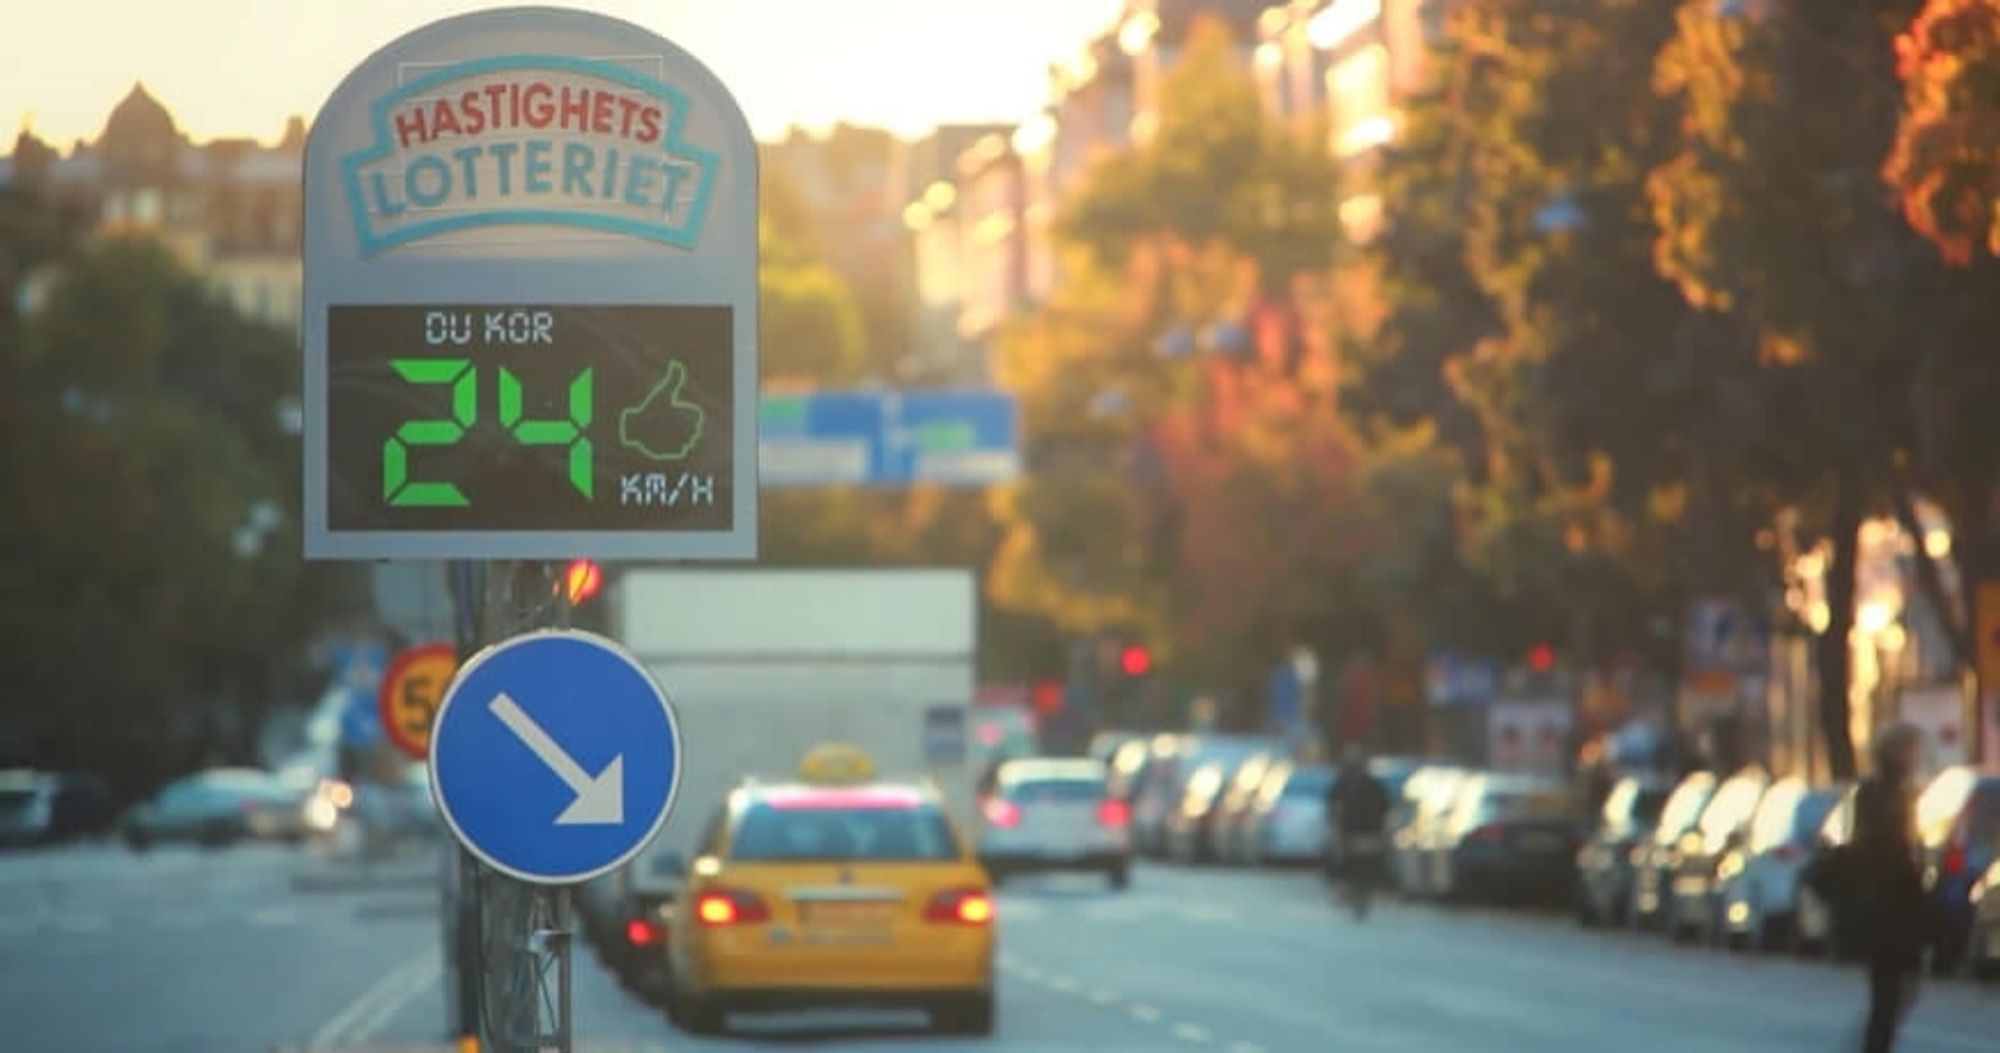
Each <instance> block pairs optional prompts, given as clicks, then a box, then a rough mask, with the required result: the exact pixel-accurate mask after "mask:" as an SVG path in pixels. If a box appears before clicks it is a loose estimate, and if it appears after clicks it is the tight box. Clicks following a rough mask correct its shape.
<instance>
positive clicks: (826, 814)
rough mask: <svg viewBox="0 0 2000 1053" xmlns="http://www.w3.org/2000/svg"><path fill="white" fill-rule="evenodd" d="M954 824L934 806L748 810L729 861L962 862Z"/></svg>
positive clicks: (760, 807) (760, 806)
mask: <svg viewBox="0 0 2000 1053" xmlns="http://www.w3.org/2000/svg"><path fill="white" fill-rule="evenodd" d="M958 855H959V852H958V842H957V840H956V838H954V837H953V835H952V831H951V824H950V823H948V822H946V821H945V817H944V813H943V812H942V811H940V810H939V809H938V808H937V807H936V806H935V805H928V804H926V805H920V806H914V807H777V806H774V805H771V804H766V803H759V804H754V805H752V806H750V807H749V808H748V809H746V810H745V811H744V813H743V816H742V818H741V819H740V820H738V822H737V824H736V835H735V836H734V837H733V838H731V839H730V844H729V858H730V859H731V860H735V861H738V862H752V863H829V862H831V863H846V862H883V863H898V862H901V863H910V862H941V861H945V860H956V859H957V858H958Z"/></svg>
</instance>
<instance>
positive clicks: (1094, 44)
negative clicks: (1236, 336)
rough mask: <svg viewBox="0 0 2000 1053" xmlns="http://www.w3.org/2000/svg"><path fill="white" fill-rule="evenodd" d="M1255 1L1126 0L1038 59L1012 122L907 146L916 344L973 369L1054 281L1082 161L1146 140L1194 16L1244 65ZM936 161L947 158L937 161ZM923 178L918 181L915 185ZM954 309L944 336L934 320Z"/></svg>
mask: <svg viewBox="0 0 2000 1053" xmlns="http://www.w3.org/2000/svg"><path fill="white" fill-rule="evenodd" d="M1268 3H1269V0H1130V2H1128V3H1127V4H1126V5H1125V7H1124V9H1123V11H1122V12H1121V13H1120V16H1119V18H1118V19H1117V21H1116V22H1115V23H1114V24H1113V25H1112V26H1110V27H1109V28H1107V30H1106V31H1105V32H1104V33H1102V34H1100V35H1098V36H1096V37H1094V38H1092V39H1090V40H1089V41H1086V42H1085V43H1084V45H1083V46H1082V47H1081V48H1080V49H1078V51H1077V52H1076V53H1075V54H1074V55H1073V56H1071V57H1070V58H1068V59H1065V60H1063V61H1061V62H1057V63H1055V64H1053V65H1052V66H1051V67H1050V69H1049V98H1048V102H1047V104H1046V105H1045V106H1044V107H1043V108H1042V109H1041V110H1040V111H1039V112H1037V113H1035V114H1032V115H1030V116H1029V117H1028V118H1027V119H1026V120H1025V121H1023V122H1022V123H1021V124H1019V125H1018V126H1014V127H1009V128H991V129H986V130H984V131H983V132H982V133H981V134H979V135H977V136H975V137H973V138H972V139H971V141H969V142H964V141H954V140H955V139H961V138H962V136H963V133H964V132H965V131H966V129H964V128H951V129H940V130H939V132H938V133H937V134H936V135H934V136H932V137H930V138H929V139H926V140H925V141H923V142H921V143H919V144H916V145H915V146H914V147H913V148H912V151H911V153H912V157H913V163H912V165H911V166H910V168H911V170H912V171H913V172H918V173H919V175H917V176H916V177H913V178H912V179H911V182H910V186H909V192H908V194H907V195H906V197H905V199H904V204H903V218H904V222H905V225H906V226H907V227H908V228H909V229H910V230H911V232H912V235H913V238H914V240H915V255H916V258H917V260H918V268H917V270H918V279H917V283H918V289H919V294H918V299H919V301H920V303H921V304H922V307H921V311H922V312H923V313H924V315H925V317H926V318H927V319H929V321H928V322H927V323H926V328H925V329H924V333H925V337H924V342H925V346H926V347H927V348H931V349H934V350H936V349H942V348H947V347H948V348H950V352H949V353H951V354H954V355H958V356H962V357H963V358H964V359H965V361H967V362H969V363H974V362H976V363H980V366H981V368H980V369H979V370H978V371H977V373H978V376H980V377H983V376H984V375H985V374H984V368H983V366H984V363H985V361H986V356H987V352H988V350H989V345H990V343H991V340H992V338H993V336H994V335H995V333H996V332H997V331H998V329H999V327H1000V326H1001V324H1002V323H1004V322H1005V321H1006V320H1007V319H1008V318H1010V317H1012V316H1014V315H1015V314H1017V313H1019V312H1021V311H1023V310H1025V309H1027V308H1029V307H1031V306H1033V305H1034V304H1036V303H1039V302H1041V301H1042V300H1043V299H1045V298H1046V297H1047V296H1048V295H1049V294H1050V293H1051V292H1052V291H1053V290H1054V289H1055V288H1056V286H1057V284H1058V283H1059V282H1060V281H1061V280H1062V272H1063V271H1062V254H1061V251H1060V246H1059V245H1058V243H1057V240H1056V237H1055V224H1056V222H1057V219H1058V217H1059V216H1060V214H1061V212H1062V208H1063V204H1064V202H1065V201H1066V200H1068V199H1069V197H1070V195H1072V194H1073V193H1074V192H1075V191H1076V189H1077V187H1078V186H1079V184H1080V181H1081V180H1082V179H1083V177H1084V176H1085V175H1086V174H1087V173H1088V172H1089V171H1090V169H1091V167H1092V166H1093V165H1095V164H1096V163H1097V162H1098V161H1100V160H1102V159H1103V158H1104V157H1106V156H1110V155H1115V154H1117V153H1119V152H1122V151H1125V150H1129V149H1131V148H1132V147H1133V146H1134V145H1137V144H1141V143H1144V142H1145V141H1146V140H1147V139H1149V138H1150V137H1151V136H1152V134H1153V133H1154V131H1155V130H1156V129H1157V127H1158V125H1159V106H1160V92H1161V87H1162V85H1163V84H1164V82H1165V79H1166V77H1167V75H1168V74H1170V73H1171V72H1172V70H1173V69H1174V67H1175V65H1176V64H1177V63H1178V61H1179V59H1180V57H1181V55H1182V53H1183V51H1184V49H1185V46H1186V43H1187V40H1188V37H1189V34H1190V33H1192V32H1193V30H1194V28H1195V26H1196V25H1197V24H1199V23H1200V21H1201V19H1203V18H1204V17H1207V18H1213V19H1217V20H1220V21H1221V22H1222V23H1223V24H1224V25H1226V26H1227V27H1229V28H1230V29H1231V31H1232V32H1233V33H1234V34H1235V38H1236V40H1237V42H1238V49H1239V51H1240V55H1241V59H1242V61H1243V62H1244V63H1245V64H1246V65H1247V64H1248V63H1249V62H1250V61H1251V57H1252V55H1253V54H1254V52H1255V50H1256V48H1257V44H1258V36H1257V26H1258V20H1259V16H1260V15H1261V14H1262V13H1263V11H1264V8H1265V7H1266V6H1267V5H1268ZM947 159H948V163H947ZM926 178H928V181H926ZM946 313H955V316H956V323H955V325H954V326H953V327H952V329H951V331H950V333H949V335H946V334H944V333H943V331H942V330H941V328H940V327H939V326H938V324H937V321H936V320H937V319H938V318H939V317H941V316H942V315H944V314H946Z"/></svg>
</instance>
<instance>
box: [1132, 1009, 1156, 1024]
mask: <svg viewBox="0 0 2000 1053" xmlns="http://www.w3.org/2000/svg"><path fill="white" fill-rule="evenodd" d="M1131 1013H1132V1019H1134V1020H1137V1021H1139V1022H1140V1023H1142V1024H1157V1023H1159V1022H1160V1011H1159V1010H1157V1009H1155V1008H1153V1007H1152V1006H1149V1005H1135V1006H1133V1007H1132V1009H1131Z"/></svg>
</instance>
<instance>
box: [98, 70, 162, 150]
mask: <svg viewBox="0 0 2000 1053" xmlns="http://www.w3.org/2000/svg"><path fill="white" fill-rule="evenodd" d="M177 134H179V129H177V128H175V127H174V118H173V115H172V114H170V113H168V112H167V108H166V107H165V106H162V105H160V100H158V99H155V98H153V95H152V93H151V92H149V91H147V90H146V85H144V84H143V83H138V82H134V83H133V85H132V90H131V91H129V92H127V93H126V94H125V98H124V99H123V100H122V101H121V102H119V103H118V105H117V106H115V107H113V108H112V110H111V116H110V118H108V119H107V120H106V121H105V122H104V135H103V136H102V137H101V138H102V139H104V140H109V141H116V140H140V141H147V140H159V139H172V138H174V137H175V136H176V135H177Z"/></svg>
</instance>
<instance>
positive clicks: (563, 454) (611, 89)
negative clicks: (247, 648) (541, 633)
mask: <svg viewBox="0 0 2000 1053" xmlns="http://www.w3.org/2000/svg"><path fill="white" fill-rule="evenodd" d="M305 202H306V215H305V298H304V305H303V306H304V311H303V314H304V322H305V326H304V328H305V371H304V383H303V388H304V394H305V399H304V423H305V428H304V432H305V435H304V438H305V443H304V446H305V455H306V456H305V501H304V506H305V508H304V512H305V515H304V528H305V529H304V536H305V550H306V555H307V556H308V557H310V558H318V559H528V560H535V559H570V558H575V557H590V558H595V559H751V558H755V556H756V552H757V549H756V545H757V390H756V389H757V265H758V257H757V146H756V141H755V139H754V138H753V137H752V135H751V131H750V125H749V122H748V121H747V120H745V118H744V116H743V112H742V110H741V108H739V107H738V106H737V104H736V101H735V99H734V98H732V97H731V95H730V93H729V91H728V89H727V88H726V87H725V86H724V85H723V83H722V82H721V81H720V80H719V79H718V78H717V77H716V76H715V75H714V74H713V73H712V72H711V71H709V70H708V69H707V68H706V67H704V66H703V65H702V64H701V63H699V62H698V61H696V60H695V59H694V58H693V57H692V56H690V55H689V54H687V53H686V52H685V51H683V50H681V49H680V48H679V47H678V46H676V45H675V44H674V43H672V42H671V41H668V40H666V39H664V38H662V37H660V36H659V35H658V34H655V33H653V32H650V31H648V30H646V29H643V28H641V27H639V26H635V25H632V24H630V23H626V22H621V21H618V20H616V19H611V18H605V17H602V16H598V15H593V14H589V13H586V12H581V11H570V10H561V9H556V8H545V7H523V8H507V9H501V10H495V11H484V12H479V13H477V14H469V15H462V16H459V17H456V18H447V19H444V20H442V21H439V22H435V23H432V24H431V25H428V26H425V27H423V28H421V29H418V30H415V31H413V32H411V33H409V34H406V35H405V36H403V37H401V38H398V39H397V40H396V41H394V42H393V43H391V44H389V45H388V46H387V47H385V48H383V49H382V50H380V51H378V52H376V53H375V54H374V55H372V56H371V57H369V58H368V59H367V60H366V61H364V62H363V63H361V64H360V65H359V66H357V67H356V68H355V69H354V71H353V72H352V73H350V74H349V75H348V77H347V78H346V79H345V80H343V81H342V82H341V84H340V86H339V87H338V88H337V89H335V90H334V92H333V94H332V96H331V97H329V98H328V99H327V102H326V104H325V106H324V107H322V108H321V110H320V112H319V115H318V117H317V118H316V119H315V120H314V121H313V122H312V126H311V132H310V133H309V136H308V139H307V143H306V162H305Z"/></svg>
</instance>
